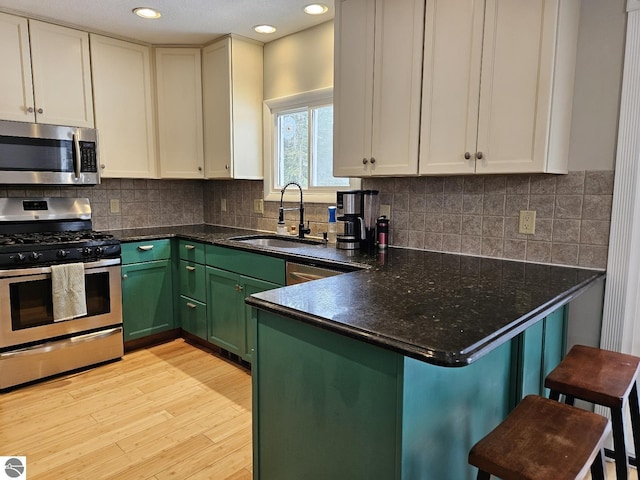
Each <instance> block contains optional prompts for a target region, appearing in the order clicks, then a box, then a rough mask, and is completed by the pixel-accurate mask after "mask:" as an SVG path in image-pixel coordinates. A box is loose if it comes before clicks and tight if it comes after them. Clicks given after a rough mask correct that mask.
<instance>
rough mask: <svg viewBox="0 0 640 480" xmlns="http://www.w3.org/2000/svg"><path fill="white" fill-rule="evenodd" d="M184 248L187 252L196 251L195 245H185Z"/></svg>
mask: <svg viewBox="0 0 640 480" xmlns="http://www.w3.org/2000/svg"><path fill="white" fill-rule="evenodd" d="M184 248H186V249H187V250H194V249H195V248H196V246H195V245H185V246H184Z"/></svg>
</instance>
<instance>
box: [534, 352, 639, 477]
mask: <svg viewBox="0 0 640 480" xmlns="http://www.w3.org/2000/svg"><path fill="white" fill-rule="evenodd" d="M639 369H640V358H638V357H635V356H633V355H627V354H624V353H618V352H611V351H609V350H602V349H600V348H594V347H586V346H583V345H575V346H574V347H573V348H571V350H570V351H569V353H568V354H567V356H566V357H565V358H564V360H562V362H560V365H558V366H557V367H556V368H555V369H554V370H553V371H552V372H551V373H550V374H549V375H548V376H547V378H546V379H545V382H544V385H545V387H547V388H549V389H550V390H551V394H550V398H551V399H553V400H558V399H559V398H560V394H564V396H565V403H568V404H570V405H573V402H574V399H576V398H579V399H581V400H585V401H587V402H591V403H595V404H598V405H603V406H605V407H609V408H610V409H611V423H612V427H613V448H614V450H615V461H616V478H618V480H622V479H627V478H628V475H629V472H628V471H629V459H628V457H627V449H626V446H625V439H624V416H623V412H624V407H625V404H626V403H627V401H628V403H629V410H630V414H631V427H632V430H633V442H634V446H635V450H636V455H640V410H639V409H638V388H637V377H638V371H639Z"/></svg>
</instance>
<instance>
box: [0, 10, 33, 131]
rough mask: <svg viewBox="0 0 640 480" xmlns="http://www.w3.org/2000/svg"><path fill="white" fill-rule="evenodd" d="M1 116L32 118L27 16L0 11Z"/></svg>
mask: <svg viewBox="0 0 640 480" xmlns="http://www.w3.org/2000/svg"><path fill="white" fill-rule="evenodd" d="M0 65H2V74H0V118H2V119H3V120H16V121H19V122H20V121H22V122H33V121H34V119H35V114H34V103H33V83H32V81H31V54H30V53H29V25H28V22H27V19H26V18H22V17H16V16H14V15H7V14H6V13H0Z"/></svg>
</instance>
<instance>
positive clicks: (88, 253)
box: [82, 247, 91, 257]
mask: <svg viewBox="0 0 640 480" xmlns="http://www.w3.org/2000/svg"><path fill="white" fill-rule="evenodd" d="M82 255H84V256H85V257H88V256H89V255H91V249H90V248H89V247H84V248H83V249H82Z"/></svg>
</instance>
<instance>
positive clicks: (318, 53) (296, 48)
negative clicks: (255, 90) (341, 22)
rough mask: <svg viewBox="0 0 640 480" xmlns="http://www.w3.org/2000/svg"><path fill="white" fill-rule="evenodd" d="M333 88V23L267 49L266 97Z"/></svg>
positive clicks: (265, 62) (275, 43)
mask: <svg viewBox="0 0 640 480" xmlns="http://www.w3.org/2000/svg"><path fill="white" fill-rule="evenodd" d="M331 86H333V20H331V21H328V22H325V23H323V24H320V25H318V26H316V27H312V28H309V29H307V30H303V31H302V32H298V33H294V34H292V35H288V36H286V37H283V38H279V39H278V40H274V41H273V42H269V43H267V44H266V45H265V46H264V98H265V100H268V99H272V98H278V97H285V96H288V95H293V94H295V93H300V92H307V91H310V90H317V89H319V88H325V87H331Z"/></svg>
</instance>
